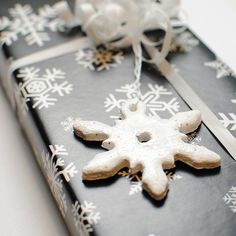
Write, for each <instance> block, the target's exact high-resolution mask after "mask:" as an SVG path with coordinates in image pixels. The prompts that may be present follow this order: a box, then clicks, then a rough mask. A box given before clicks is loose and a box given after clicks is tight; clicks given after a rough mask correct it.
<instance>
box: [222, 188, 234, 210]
mask: <svg viewBox="0 0 236 236" xmlns="http://www.w3.org/2000/svg"><path fill="white" fill-rule="evenodd" d="M223 200H224V202H225V203H226V204H227V205H228V206H229V208H230V209H231V210H232V212H233V213H236V186H232V187H231V188H230V190H229V191H228V193H226V194H225V196H224V197H223Z"/></svg>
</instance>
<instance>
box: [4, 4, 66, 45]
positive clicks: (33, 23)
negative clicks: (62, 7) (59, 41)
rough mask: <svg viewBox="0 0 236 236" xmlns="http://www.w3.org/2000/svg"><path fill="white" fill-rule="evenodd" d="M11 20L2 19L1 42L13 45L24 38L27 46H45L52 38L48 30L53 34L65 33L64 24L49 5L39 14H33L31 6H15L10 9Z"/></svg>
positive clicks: (40, 10)
mask: <svg viewBox="0 0 236 236" xmlns="http://www.w3.org/2000/svg"><path fill="white" fill-rule="evenodd" d="M9 14H10V17H11V19H9V18H8V17H2V18H1V20H0V31H2V33H1V37H0V41H1V42H2V44H4V43H5V44H6V45H8V46H9V45H11V44H12V43H13V42H14V41H17V40H18V37H19V35H21V36H23V37H24V39H25V41H26V43H27V45H29V46H30V45H37V46H43V45H44V43H45V42H46V41H50V37H49V35H48V33H47V32H46V29H49V30H51V31H52V32H56V31H63V30H64V27H63V22H62V21H61V20H60V19H59V18H57V13H56V10H55V8H54V7H53V6H52V7H51V6H49V5H46V6H44V7H43V8H40V9H39V11H38V14H35V13H34V12H33V9H32V7H31V6H30V5H24V6H23V5H21V4H15V6H14V7H13V8H11V9H9Z"/></svg>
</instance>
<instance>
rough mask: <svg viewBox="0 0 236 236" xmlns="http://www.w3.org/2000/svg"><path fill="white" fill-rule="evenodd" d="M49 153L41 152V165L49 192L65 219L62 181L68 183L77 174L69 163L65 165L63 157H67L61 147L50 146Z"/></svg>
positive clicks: (65, 209) (64, 198)
mask: <svg viewBox="0 0 236 236" xmlns="http://www.w3.org/2000/svg"><path fill="white" fill-rule="evenodd" d="M49 148H50V152H44V151H43V152H42V155H41V157H42V159H41V163H42V166H43V168H44V170H45V175H46V179H47V181H48V184H49V186H50V189H51V192H52V194H53V196H54V197H55V199H56V202H57V204H58V206H59V209H60V211H61V213H62V215H63V216H64V217H65V214H66V212H67V208H68V206H67V202H66V195H65V193H64V190H63V179H62V178H61V177H64V179H65V181H66V182H69V181H70V179H71V178H72V177H74V176H75V174H76V173H77V170H76V167H75V165H74V164H73V162H71V163H70V164H68V165H66V164H65V161H64V157H65V156H67V155H68V153H67V151H66V149H65V148H64V146H63V145H50V146H49Z"/></svg>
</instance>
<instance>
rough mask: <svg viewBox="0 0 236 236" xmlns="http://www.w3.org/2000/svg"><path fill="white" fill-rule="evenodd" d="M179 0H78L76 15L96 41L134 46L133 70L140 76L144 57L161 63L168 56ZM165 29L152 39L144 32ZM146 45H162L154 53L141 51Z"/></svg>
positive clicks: (95, 42) (112, 44)
mask: <svg viewBox="0 0 236 236" xmlns="http://www.w3.org/2000/svg"><path fill="white" fill-rule="evenodd" d="M179 5H180V0H163V1H161V2H156V1H154V0H77V1H76V3H75V19H76V22H79V25H81V27H82V30H83V31H84V32H85V33H86V35H87V36H88V37H89V38H90V39H91V40H92V41H93V42H94V44H95V45H99V44H103V45H109V46H110V47H112V48H114V47H116V48H117V47H118V48H126V47H130V46H131V47H132V49H133V51H134V54H135V69H134V74H135V77H136V80H137V82H139V80H140V75H141V65H142V61H145V62H149V63H160V62H162V61H163V60H164V59H165V57H166V56H167V54H168V52H169V49H170V44H171V40H172V34H173V30H172V26H171V21H170V19H171V18H174V17H176V16H177V14H178V9H179ZM152 30H163V31H164V32H165V36H164V38H159V39H157V40H156V41H152V40H150V39H149V38H147V37H145V32H147V31H152ZM141 45H143V46H153V47H154V46H160V47H161V49H160V51H159V53H158V54H156V55H155V56H154V57H152V58H150V59H147V58H144V57H143V55H142V47H141Z"/></svg>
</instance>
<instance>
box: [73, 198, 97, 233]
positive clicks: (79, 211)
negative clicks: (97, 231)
mask: <svg viewBox="0 0 236 236" xmlns="http://www.w3.org/2000/svg"><path fill="white" fill-rule="evenodd" d="M95 210H96V206H95V205H94V204H93V203H92V202H87V201H84V202H83V203H82V204H81V205H80V204H79V202H78V201H76V202H75V203H74V204H72V213H73V219H74V224H75V228H76V230H77V233H78V235H81V236H89V235H90V233H91V232H93V228H92V226H93V225H95V224H97V223H98V221H99V220H100V219H101V217H100V212H95Z"/></svg>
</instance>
